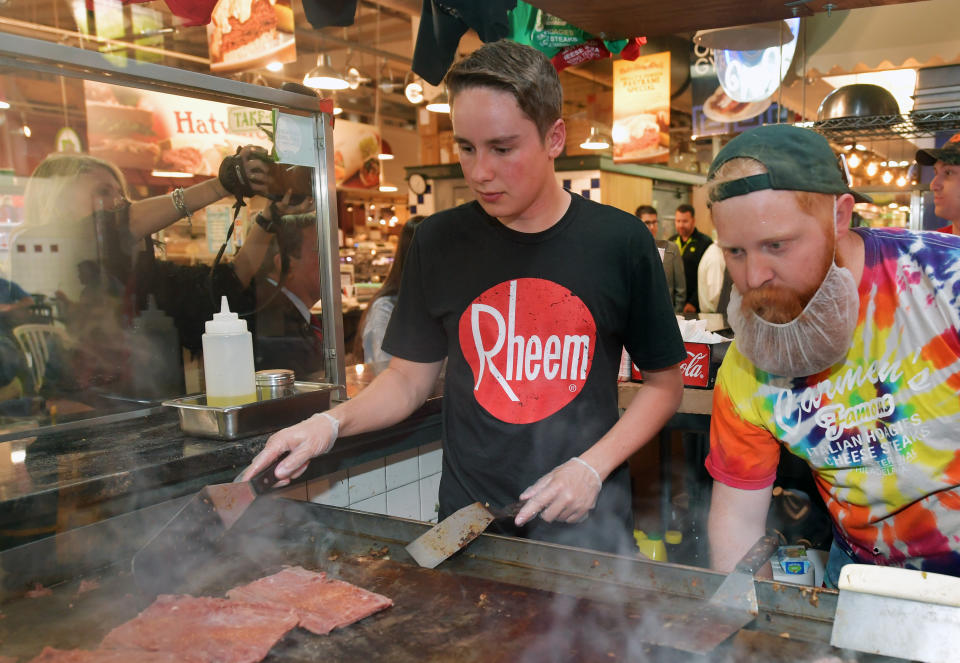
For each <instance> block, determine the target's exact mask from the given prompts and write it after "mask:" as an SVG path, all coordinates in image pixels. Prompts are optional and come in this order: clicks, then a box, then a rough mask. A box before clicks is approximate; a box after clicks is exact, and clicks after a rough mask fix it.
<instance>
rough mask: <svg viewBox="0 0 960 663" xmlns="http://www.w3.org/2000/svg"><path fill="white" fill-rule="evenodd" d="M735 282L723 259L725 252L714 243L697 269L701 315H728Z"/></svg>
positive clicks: (708, 248)
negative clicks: (728, 305) (731, 290)
mask: <svg viewBox="0 0 960 663" xmlns="http://www.w3.org/2000/svg"><path fill="white" fill-rule="evenodd" d="M732 287H733V281H732V280H731V279H730V272H729V271H728V270H727V265H726V262H725V261H724V259H723V250H722V249H721V248H720V247H719V246H718V245H717V244H716V243H712V244H710V246H708V247H707V250H706V251H704V252H703V257H701V258H700V265H699V266H698V267H697V298H698V300H699V303H700V312H701V313H723V314H724V315H726V313H727V304H729V303H730V289H731V288H732Z"/></svg>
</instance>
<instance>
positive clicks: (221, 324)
mask: <svg viewBox="0 0 960 663" xmlns="http://www.w3.org/2000/svg"><path fill="white" fill-rule="evenodd" d="M205 329H206V331H205V332H204V334H203V337H202V339H201V340H202V343H203V375H204V380H205V381H206V384H207V405H210V406H213V407H228V406H230V405H243V404H244V403H253V402H254V401H256V400H257V383H256V378H255V371H254V367H253V336H252V335H251V334H250V332H249V331H248V330H247V321H246V320H241V319H240V318H239V316H237V314H236V313H234V312H232V311H231V310H230V305H229V304H228V303H227V298H226V297H225V296H224V297H222V298H221V300H220V312H219V313H214V314H213V320H207V323H206V326H205Z"/></svg>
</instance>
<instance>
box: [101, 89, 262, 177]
mask: <svg viewBox="0 0 960 663" xmlns="http://www.w3.org/2000/svg"><path fill="white" fill-rule="evenodd" d="M84 94H85V97H86V111H87V144H88V146H89V147H88V149H89V152H90V154H91V155H93V156H96V157H100V158H102V159H105V160H106V161H109V162H111V163H113V164H114V165H116V166H119V167H120V168H129V169H135V170H146V171H151V170H166V171H177V172H182V173H191V174H193V175H216V174H217V172H218V171H219V169H220V162H221V161H222V160H223V157H225V156H227V155H228V154H233V153H234V152H236V150H237V147H240V146H242V145H260V146H262V147H264V148H266V149H267V150H268V151H269V150H270V148H271V146H272V143H271V141H270V139H269V138H268V137H267V134H265V133H264V132H263V131H262V130H261V128H260V125H264V126H266V127H267V128H268V129H269V128H270V127H271V125H272V118H273V116H272V114H271V113H270V111H265V110H261V109H254V108H244V107H241V106H230V105H228V104H221V103H217V102H215V101H203V100H200V99H189V98H186V97H178V96H175V95H171V94H164V93H162V92H148V91H143V90H136V89H133V88H126V87H122V86H119V85H110V84H108V83H98V82H95V81H84Z"/></svg>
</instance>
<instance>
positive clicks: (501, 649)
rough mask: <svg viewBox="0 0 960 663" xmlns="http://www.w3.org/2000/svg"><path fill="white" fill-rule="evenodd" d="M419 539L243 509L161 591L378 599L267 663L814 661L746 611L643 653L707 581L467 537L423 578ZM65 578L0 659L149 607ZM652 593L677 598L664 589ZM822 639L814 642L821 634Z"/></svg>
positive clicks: (83, 644)
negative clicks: (288, 572)
mask: <svg viewBox="0 0 960 663" xmlns="http://www.w3.org/2000/svg"><path fill="white" fill-rule="evenodd" d="M140 520H146V519H143V518H141V519H140ZM136 522H137V520H136V519H134V518H132V517H131V518H129V519H128V521H125V523H124V525H125V527H124V528H123V529H124V530H125V531H128V532H129V535H128V536H127V537H125V541H124V542H123V543H121V542H120V541H118V540H116V539H114V540H113V541H112V542H111V541H108V540H107V537H105V538H104V540H102V541H99V542H98V541H96V540H94V538H95V537H97V536H104V535H106V534H107V533H109V537H115V536H116V531H117V529H116V528H113V529H105V528H103V527H98V526H96V525H94V526H91V527H90V528H86V529H87V530H88V531H86V532H84V533H83V535H84V538H85V539H86V540H84V541H83V542H82V543H83V545H84V546H87V547H93V548H99V549H100V550H101V551H102V550H103V547H104V546H108V545H110V544H111V543H112V545H113V547H114V549H115V550H116V551H117V552H120V551H122V550H128V549H129V548H131V547H135V546H136V545H137V541H138V540H139V539H140V538H142V537H145V536H148V535H149V532H136V531H133V530H131V529H130V527H129V525H131V524H132V523H136ZM426 528H427V525H426V524H423V523H417V522H414V521H405V520H402V519H396V518H388V517H386V516H375V515H372V514H361V513H359V512H354V511H350V510H346V509H334V508H331V507H320V506H319V505H313V504H309V503H301V502H292V501H289V500H283V499H264V500H258V501H257V502H255V503H254V505H252V506H251V507H250V509H248V511H247V513H245V514H244V516H243V517H242V518H241V519H240V520H239V521H238V522H237V524H236V525H235V526H234V528H232V529H231V530H230V532H229V533H228V535H227V537H225V538H224V540H223V541H222V542H221V545H222V551H221V554H220V556H219V557H218V558H217V559H216V560H214V561H213V562H211V563H210V564H209V565H208V566H207V567H206V568H198V569H195V571H194V573H192V574H191V576H190V578H189V580H188V581H187V584H186V585H185V586H182V587H171V588H170V593H176V592H184V593H191V594H195V595H207V596H223V595H224V593H225V592H226V590H227V589H230V588H231V587H234V586H237V585H240V584H243V583H246V582H250V581H252V580H255V579H256V578H259V577H262V576H264V575H267V574H269V573H272V572H274V571H277V570H279V569H280V568H282V566H283V565H301V566H304V567H305V568H309V569H314V570H323V571H326V572H327V573H329V574H331V575H332V576H334V577H337V578H340V579H343V580H346V581H349V582H353V583H355V584H357V585H359V586H361V587H364V588H366V589H369V590H372V591H375V592H378V593H381V594H384V595H386V596H389V597H390V598H392V599H393V601H394V606H393V607H391V608H388V609H387V610H385V611H383V612H380V613H378V614H376V615H373V616H371V617H369V618H367V619H365V620H362V621H361V622H358V623H356V624H353V625H351V626H349V627H346V628H344V629H340V630H337V631H334V632H332V633H331V634H329V635H326V636H318V635H314V634H312V633H309V632H307V631H305V630H302V629H295V630H294V631H292V632H291V633H289V634H288V635H287V636H286V637H285V638H284V639H283V640H281V642H280V643H278V644H277V645H276V646H275V647H274V648H273V650H272V651H271V653H270V655H269V657H268V658H267V659H266V660H267V661H291V662H295V661H319V660H323V661H359V660H370V659H371V657H375V658H376V659H377V660H390V661H391V662H392V663H393V662H397V663H402V662H405V661H410V662H413V661H416V662H417V663H421V662H423V661H451V662H456V663H467V662H472V661H477V662H478V663H479V662H480V661H483V662H484V663H489V662H490V661H504V662H506V661H511V662H513V661H530V662H534V661H577V662H579V661H591V662H593V661H652V662H659V661H664V662H666V661H671V662H672V661H689V660H693V661H697V660H705V661H706V660H709V661H747V660H754V658H753V657H754V656H755V655H756V656H762V657H763V658H764V660H769V661H778V660H783V661H792V662H796V661H805V660H813V655H814V654H816V653H818V652H820V653H823V652H829V651H830V648H829V646H828V645H826V644H824V642H823V640H822V639H820V638H822V635H821V636H819V637H814V639H813V641H810V640H802V639H792V638H788V637H780V635H781V633H778V632H777V629H781V628H783V629H787V628H789V630H790V633H791V634H792V636H793V638H797V636H798V635H804V628H803V626H804V622H811V621H812V622H815V621H817V618H816V615H812V616H810V617H809V618H806V619H804V618H803V617H802V616H801V617H799V618H798V617H796V616H795V617H793V618H792V619H793V621H792V622H791V621H790V618H786V621H783V620H784V618H783V617H777V616H776V615H774V616H773V617H771V616H770V615H761V619H762V621H763V622H764V623H765V624H766V625H768V626H772V629H773V632H770V631H769V630H768V631H766V632H760V631H754V632H752V633H749V632H747V631H741V633H740V634H738V635H737V636H735V637H734V638H732V639H731V640H728V641H727V642H726V643H724V644H723V645H721V647H719V648H718V649H716V650H714V652H713V653H712V654H710V655H708V656H705V657H697V656H693V655H690V654H687V653H686V652H678V651H677V650H675V649H672V648H668V647H657V646H654V645H651V644H648V640H649V638H648V631H647V630H646V629H650V628H664V625H665V624H666V627H667V628H669V624H670V623H671V620H674V621H676V622H682V621H683V620H684V619H685V617H686V616H687V615H688V614H689V613H690V612H691V609H692V607H693V606H694V605H696V603H697V601H699V600H702V596H700V597H698V596H696V594H698V593H701V594H702V595H707V596H708V595H709V594H710V593H711V592H712V590H713V589H714V588H715V587H714V585H716V584H718V582H719V579H722V577H718V578H711V577H709V575H710V574H709V572H705V573H706V574H708V575H701V574H700V573H699V572H698V571H697V570H695V569H687V570H684V569H683V568H682V567H675V566H671V565H661V564H646V563H642V562H638V561H636V560H630V559H627V558H617V557H615V556H612V555H604V554H602V553H593V552H591V551H584V550H578V549H572V548H564V547H561V546H552V545H550V544H541V543H536V542H529V541H521V540H516V539H510V538H507V537H496V536H490V535H483V536H481V537H480V538H479V539H477V541H476V542H474V544H472V545H471V547H470V548H468V549H467V550H466V551H464V552H462V553H460V554H458V555H456V556H454V557H453V558H451V559H450V560H448V561H447V562H445V563H444V565H442V566H441V567H439V568H438V569H434V570H430V569H423V568H420V567H418V566H416V565H415V564H414V563H413V561H412V560H411V559H410V558H409V557H408V555H407V554H406V552H405V551H404V550H403V545H404V544H405V543H406V542H407V541H408V540H411V539H412V538H415V537H416V535H417V534H419V533H422V532H423V531H425V529H426ZM76 536H80V535H79V534H78V535H76ZM61 543H62V544H63V545H62V550H61V551H60V552H61V554H63V555H69V554H70V553H71V550H70V545H68V542H67V540H65V539H64V540H63V541H62V542H61ZM98 544H99V545H98ZM15 559H17V558H14V557H13V556H9V555H7V554H6V553H4V554H3V555H0V565H3V566H4V568H5V570H6V571H7V572H13V573H16V572H17V569H16V568H9V567H10V566H11V564H12V563H13V562H14V561H15ZM74 561H75V560H74ZM638 564H639V566H638ZM76 568H77V567H76V566H73V567H71V569H72V572H73V573H75V575H74V576H73V577H71V578H66V579H64V580H62V581H60V582H59V583H58V584H55V585H53V586H52V590H53V593H52V594H51V595H49V596H43V597H39V598H32V599H31V598H26V597H24V596H23V595H22V593H20V594H19V595H15V596H11V597H10V598H8V600H6V601H5V602H3V603H0V612H2V613H3V615H4V618H3V619H0V654H4V655H8V656H15V657H20V659H21V661H27V660H29V658H30V657H32V656H34V655H35V654H37V653H39V651H40V650H41V649H42V648H43V646H45V645H51V646H55V647H58V648H78V647H79V648H94V647H96V645H97V644H98V643H99V641H100V639H101V638H102V637H103V636H104V635H105V634H106V633H107V632H108V631H109V630H110V629H111V628H113V627H115V626H117V625H118V624H120V623H122V622H124V621H126V620H127V619H130V618H132V617H133V616H135V615H136V614H137V613H138V612H139V611H140V610H141V609H143V608H144V607H146V606H147V605H148V604H149V603H150V601H151V600H152V597H150V596H146V595H144V594H143V593H142V592H141V591H140V590H139V588H138V587H137V585H136V583H135V581H134V578H133V576H132V574H131V573H130V567H129V558H128V557H125V558H121V559H120V560H119V561H118V562H117V563H115V564H113V565H111V566H107V567H101V568H99V569H90V570H89V571H86V572H82V573H77V572H76ZM678 573H679V574H680V575H674V574H678ZM46 574H47V575H43V574H38V576H37V577H45V578H47V579H50V578H52V577H53V576H51V575H50V571H49V570H47V571H46ZM712 575H715V574H712ZM10 577H11V576H8V578H10ZM684 578H686V579H684ZM83 579H88V580H89V579H96V580H97V581H98V582H99V587H98V588H96V589H93V590H91V591H89V592H84V593H82V594H78V590H79V587H80V582H81V580H83ZM631 582H633V583H634V584H633V586H631V585H630V583H631ZM667 584H669V585H675V586H676V587H675V588H676V590H677V591H666V589H665V586H666V585H667ZM776 591H777V592H779V593H786V592H787V591H796V590H794V589H790V590H786V589H777V590H776ZM691 592H692V594H693V595H691ZM685 593H686V595H685ZM824 610H828V608H825V609H824ZM778 619H779V620H780V621H782V622H783V623H782V624H781V623H778ZM784 624H793V625H792V626H785V625H784ZM806 626H810V625H809V624H807V625H806ZM703 628H706V629H709V628H710V625H709V624H704V625H703ZM808 630H809V629H808ZM816 631H817V630H816V628H813V629H812V630H809V632H810V633H815V632H816ZM825 633H826V637H827V638H829V625H827V628H826V631H825ZM859 660H861V661H864V660H868V659H865V658H861V659H859ZM869 660H881V659H879V658H877V659H869Z"/></svg>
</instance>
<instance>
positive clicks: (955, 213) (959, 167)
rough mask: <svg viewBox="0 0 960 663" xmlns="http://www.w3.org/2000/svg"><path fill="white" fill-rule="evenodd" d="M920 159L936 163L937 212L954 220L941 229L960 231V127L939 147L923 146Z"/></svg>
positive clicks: (923, 162)
mask: <svg viewBox="0 0 960 663" xmlns="http://www.w3.org/2000/svg"><path fill="white" fill-rule="evenodd" d="M917 163H919V164H920V165H922V166H933V180H932V181H931V182H930V190H931V191H933V213H934V214H936V215H937V216H938V217H940V218H941V219H945V220H947V221H949V222H950V225H948V226H944V227H943V228H937V231H939V232H942V233H950V234H951V235H960V131H958V132H957V133H955V134H953V135H952V136H951V137H950V140H948V141H947V142H946V144H944V146H943V147H941V148H939V149H936V150H919V151H918V152H917Z"/></svg>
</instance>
